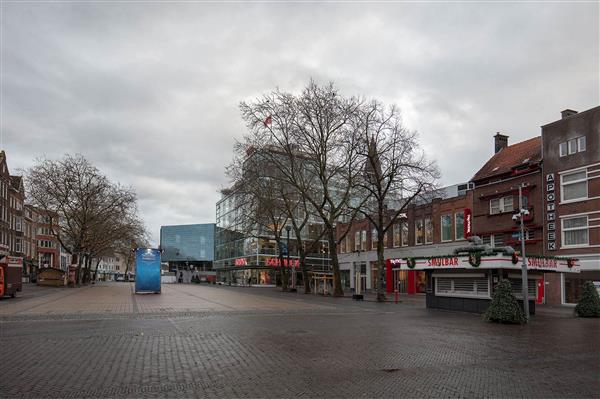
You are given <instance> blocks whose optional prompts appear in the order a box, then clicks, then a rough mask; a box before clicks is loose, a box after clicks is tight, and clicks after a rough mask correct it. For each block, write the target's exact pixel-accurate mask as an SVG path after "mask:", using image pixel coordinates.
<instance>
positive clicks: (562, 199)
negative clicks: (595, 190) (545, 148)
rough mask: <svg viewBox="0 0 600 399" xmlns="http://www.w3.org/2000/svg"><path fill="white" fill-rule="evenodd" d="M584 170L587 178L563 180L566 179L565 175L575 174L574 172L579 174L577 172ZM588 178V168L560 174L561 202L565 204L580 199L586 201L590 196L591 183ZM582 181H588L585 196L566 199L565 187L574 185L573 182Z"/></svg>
mask: <svg viewBox="0 0 600 399" xmlns="http://www.w3.org/2000/svg"><path fill="white" fill-rule="evenodd" d="M582 172H583V174H585V178H582V179H579V180H574V181H570V182H567V183H564V181H563V180H564V178H565V176H571V175H574V174H577V173H582ZM588 180H589V179H588V175H587V170H586V169H580V170H576V171H573V172H569V173H565V174H561V175H560V203H561V204H565V203H569V202H579V201H585V200H587V199H588V197H589V184H588V183H587V182H588ZM582 182H585V183H586V184H585V197H578V198H571V199H568V200H566V199H565V198H564V193H565V189H564V187H565V186H569V185H572V184H577V183H582Z"/></svg>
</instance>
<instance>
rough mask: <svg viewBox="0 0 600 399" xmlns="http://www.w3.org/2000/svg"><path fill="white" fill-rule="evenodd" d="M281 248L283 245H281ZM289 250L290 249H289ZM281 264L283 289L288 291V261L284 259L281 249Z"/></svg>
mask: <svg viewBox="0 0 600 399" xmlns="http://www.w3.org/2000/svg"><path fill="white" fill-rule="evenodd" d="M280 248H281V246H280ZM288 251H289V249H288ZM279 265H280V269H281V291H284V292H285V291H287V290H288V276H287V266H286V263H285V261H284V257H283V254H282V253H281V250H280V251H279Z"/></svg>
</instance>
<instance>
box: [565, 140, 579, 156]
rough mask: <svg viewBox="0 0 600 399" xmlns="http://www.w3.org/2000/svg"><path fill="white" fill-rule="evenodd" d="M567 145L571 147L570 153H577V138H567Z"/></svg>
mask: <svg viewBox="0 0 600 399" xmlns="http://www.w3.org/2000/svg"><path fill="white" fill-rule="evenodd" d="M567 147H568V148H569V152H568V154H569V155H573V154H577V139H570V140H567ZM571 147H572V148H571Z"/></svg>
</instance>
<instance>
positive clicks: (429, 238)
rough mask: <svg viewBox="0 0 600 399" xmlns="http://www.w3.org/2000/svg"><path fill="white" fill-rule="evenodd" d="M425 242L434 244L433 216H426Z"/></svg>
mask: <svg viewBox="0 0 600 399" xmlns="http://www.w3.org/2000/svg"><path fill="white" fill-rule="evenodd" d="M425 244H433V223H432V221H431V218H425Z"/></svg>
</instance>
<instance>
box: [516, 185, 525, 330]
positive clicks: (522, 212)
mask: <svg viewBox="0 0 600 399" xmlns="http://www.w3.org/2000/svg"><path fill="white" fill-rule="evenodd" d="M527 215H529V211H528V210H527V209H523V184H521V185H520V186H519V213H517V214H515V215H513V220H515V221H516V220H519V223H520V226H521V233H520V237H521V258H522V263H521V288H522V289H521V292H522V296H523V311H524V312H525V319H526V320H527V321H529V289H528V288H529V285H528V279H527V258H526V256H525V224H524V222H523V218H524V217H525V216H527Z"/></svg>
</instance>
